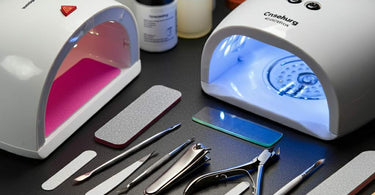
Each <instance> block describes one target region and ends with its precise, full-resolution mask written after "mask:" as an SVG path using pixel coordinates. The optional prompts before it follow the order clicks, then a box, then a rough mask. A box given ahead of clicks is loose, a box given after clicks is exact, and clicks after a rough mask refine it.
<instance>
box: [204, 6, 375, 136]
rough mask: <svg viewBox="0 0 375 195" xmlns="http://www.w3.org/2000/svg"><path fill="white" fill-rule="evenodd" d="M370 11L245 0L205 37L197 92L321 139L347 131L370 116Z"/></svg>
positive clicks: (374, 48)
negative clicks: (200, 90) (202, 91)
mask: <svg viewBox="0 0 375 195" xmlns="http://www.w3.org/2000/svg"><path fill="white" fill-rule="evenodd" d="M310 4H311V5H314V6H313V8H314V9H312V6H311V5H310ZM373 6H375V2H372V1H365V0H360V1H356V2H355V3H354V2H353V1H349V0H344V1H342V0H340V1H338V0H329V1H319V2H312V3H311V2H304V1H298V2H297V1H293V2H290V1H288V0H247V1H245V2H244V3H242V4H241V5H240V6H239V7H238V8H236V9H235V10H234V11H232V12H231V13H230V14H229V15H228V16H227V17H226V18H225V19H224V20H223V21H222V22H221V23H220V24H219V25H218V27H217V28H216V29H215V30H214V31H213V33H212V34H211V36H210V37H209V38H208V40H207V42H206V44H205V46H204V49H203V53H202V60H201V84H202V88H203V90H204V91H205V92H206V93H207V94H209V95H212V96H214V97H216V98H218V99H221V100H223V101H226V102H228V103H231V104H233V105H236V106H238V107H240V108H243V109H245V110H248V111H250V112H253V113H256V114H259V115H261V116H264V117H266V118H269V119H271V120H274V121H277V122H279V123H281V124H284V125H286V126H289V127H292V128H294V129H297V130H299V131H302V132H304V133H307V134H310V135H313V136H315V137H318V138H321V139H324V140H332V139H335V138H337V137H339V136H342V135H345V134H347V133H349V132H352V131H353V130H355V129H357V128H358V127H360V126H361V125H364V124H365V123H367V122H369V121H371V120H372V119H374V118H375V103H374V102H375V101H374V99H375V87H374V83H375V77H374V71H375V66H374V62H375V55H374V52H375V38H374V34H375V23H374V22H372V21H371V19H370V18H371V16H372V10H371V9H370V8H371V7H373Z"/></svg>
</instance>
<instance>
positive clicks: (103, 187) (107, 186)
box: [86, 152, 153, 195]
mask: <svg viewBox="0 0 375 195" xmlns="http://www.w3.org/2000/svg"><path fill="white" fill-rule="evenodd" d="M152 155H153V152H152V153H150V154H148V155H146V156H145V157H143V158H141V159H139V160H138V161H136V162H134V163H133V164H131V165H130V166H128V167H126V168H125V169H123V170H122V171H120V172H118V173H116V174H115V175H113V176H112V177H110V178H108V179H107V180H105V181H104V182H102V183H101V184H99V185H97V186H96V187H95V188H93V189H91V190H90V191H88V192H87V193H86V195H99V194H107V193H108V192H110V191H111V190H112V189H113V188H115V187H116V186H118V185H119V184H120V183H121V182H123V181H124V180H125V179H126V178H128V177H129V176H130V175H131V174H132V173H134V171H136V170H137V169H138V168H139V167H140V166H142V165H143V164H144V163H145V162H146V161H147V160H148V159H149V158H150V157H151V156H152Z"/></svg>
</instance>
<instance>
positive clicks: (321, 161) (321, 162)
mask: <svg viewBox="0 0 375 195" xmlns="http://www.w3.org/2000/svg"><path fill="white" fill-rule="evenodd" d="M325 161H326V159H324V158H322V159H320V160H318V161H317V162H316V164H317V165H320V164H323V163H324V162H325Z"/></svg>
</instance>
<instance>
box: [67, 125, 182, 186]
mask: <svg viewBox="0 0 375 195" xmlns="http://www.w3.org/2000/svg"><path fill="white" fill-rule="evenodd" d="M180 126H181V123H178V124H176V125H173V126H172V127H169V128H167V129H165V130H163V131H161V132H159V133H157V134H155V135H153V136H152V137H150V138H148V139H146V140H144V141H143V142H141V143H139V144H137V145H135V146H133V147H132V148H130V149H128V150H126V151H125V152H123V153H121V154H119V155H117V156H116V157H114V158H112V159H111V160H109V161H107V162H105V163H103V164H102V165H100V166H99V167H97V168H95V169H94V170H92V171H89V172H87V173H85V174H83V175H81V176H79V177H77V178H75V179H74V180H75V181H77V182H81V181H84V180H86V179H87V178H89V177H91V176H92V175H94V174H95V173H98V172H99V171H102V170H103V169H105V168H107V167H109V166H111V165H113V164H115V163H116V162H118V161H120V160H121V159H123V158H125V157H127V156H129V155H131V154H133V153H134V152H136V151H138V150H140V149H142V148H144V147H146V146H147V145H148V144H150V143H152V142H154V141H156V140H158V139H160V138H161V137H163V136H164V135H166V134H168V133H169V132H171V131H173V130H175V129H177V128H178V127H180Z"/></svg>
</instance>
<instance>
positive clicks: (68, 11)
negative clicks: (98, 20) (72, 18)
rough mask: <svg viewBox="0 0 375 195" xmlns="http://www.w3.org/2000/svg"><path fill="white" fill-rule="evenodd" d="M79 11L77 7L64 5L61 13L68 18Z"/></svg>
mask: <svg viewBox="0 0 375 195" xmlns="http://www.w3.org/2000/svg"><path fill="white" fill-rule="evenodd" d="M76 9H77V6H74V5H62V6H61V9H60V10H61V13H62V14H64V16H68V15H69V14H71V13H72V12H74V11H75V10H76Z"/></svg>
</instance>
